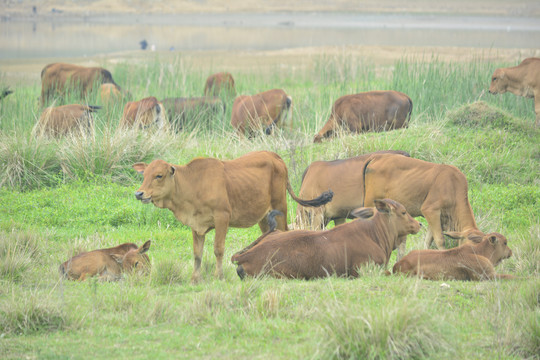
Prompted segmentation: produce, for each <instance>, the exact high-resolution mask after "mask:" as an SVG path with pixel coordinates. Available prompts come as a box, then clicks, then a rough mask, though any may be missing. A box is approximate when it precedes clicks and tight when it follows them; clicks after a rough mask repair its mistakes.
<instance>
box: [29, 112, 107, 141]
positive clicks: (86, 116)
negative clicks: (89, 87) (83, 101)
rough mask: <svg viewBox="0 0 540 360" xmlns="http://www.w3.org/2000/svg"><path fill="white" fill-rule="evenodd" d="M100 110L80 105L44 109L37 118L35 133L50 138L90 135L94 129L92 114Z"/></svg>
mask: <svg viewBox="0 0 540 360" xmlns="http://www.w3.org/2000/svg"><path fill="white" fill-rule="evenodd" d="M100 108H101V107H99V106H92V105H80V104H70V105H63V106H57V107H52V106H51V107H48V108H45V109H44V110H43V112H42V113H41V116H40V117H39V121H38V123H37V126H36V133H37V134H38V135H50V136H63V135H68V134H73V135H82V134H90V133H91V132H92V129H93V128H94V118H93V116H92V113H94V112H95V111H96V110H98V109H100Z"/></svg>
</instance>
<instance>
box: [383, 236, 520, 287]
mask: <svg viewBox="0 0 540 360" xmlns="http://www.w3.org/2000/svg"><path fill="white" fill-rule="evenodd" d="M510 256H512V250H510V248H508V246H507V240H506V238H505V237H504V236H503V235H501V234H499V233H490V234H487V235H485V236H484V238H483V239H482V241H481V242H480V243H478V244H472V243H468V244H465V245H462V246H458V247H456V248H453V249H449V250H413V251H411V252H410V253H409V254H407V255H406V256H405V257H404V258H403V259H401V260H400V261H398V262H397V263H396V264H395V265H394V268H393V272H394V274H395V273H400V272H401V273H405V274H407V275H409V276H418V277H421V278H423V279H429V280H473V281H478V280H492V279H496V278H499V279H511V278H513V276H512V275H502V274H496V273H495V266H496V265H497V264H498V263H500V262H501V261H502V260H504V259H507V258H509V257H510Z"/></svg>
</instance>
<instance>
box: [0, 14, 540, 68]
mask: <svg viewBox="0 0 540 360" xmlns="http://www.w3.org/2000/svg"><path fill="white" fill-rule="evenodd" d="M0 27H1V33H0V34H1V35H0V58H2V59H16V58H34V57H77V56H91V55H97V54H108V53H113V52H119V51H126V50H137V49H139V48H140V45H139V42H140V41H141V40H143V39H145V40H146V41H147V42H148V44H149V48H151V47H152V45H153V47H154V48H155V49H156V50H170V51H182V50H229V51H245V50H277V49H286V48H296V47H306V46H334V45H338V46H341V45H382V46H457V47H479V48H539V47H540V19H538V18H523V17H483V16H462V15H459V16H450V15H448V16H446V15H407V14H384V15H383V14H381V15H374V14H336V13H327V14H322V13H290V14H284V13H283V14H282V13H273V14H206V15H202V14H196V15H159V16H158V15H137V16H136V15H126V16H114V17H113V16H110V17H109V16H95V17H91V18H85V17H81V18H77V17H70V18H64V17H56V18H55V17H54V16H52V15H51V16H48V17H47V18H45V19H44V18H41V19H37V18H36V19H32V18H31V17H28V18H25V19H7V18H2V19H0Z"/></svg>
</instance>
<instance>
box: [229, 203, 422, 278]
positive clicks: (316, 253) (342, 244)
mask: <svg viewBox="0 0 540 360" xmlns="http://www.w3.org/2000/svg"><path fill="white" fill-rule="evenodd" d="M375 207H376V211H375V210H374V209H373V208H359V209H357V210H355V211H354V212H353V215H354V216H356V217H359V218H362V219H357V220H354V221H351V222H350V223H347V224H343V225H340V226H336V227H334V228H332V229H330V230H324V231H313V230H293V231H289V232H281V231H275V232H269V233H267V234H265V235H263V236H261V237H260V238H259V239H257V240H256V241H255V243H254V244H251V245H250V246H248V248H246V249H244V250H242V251H240V252H238V253H236V254H235V255H233V256H232V258H231V261H232V262H233V263H235V264H237V265H238V268H237V270H236V271H237V273H238V275H239V276H240V278H244V276H245V275H249V276H256V275H258V274H261V273H268V274H270V275H272V276H276V277H284V278H300V279H311V278H319V277H325V276H329V275H331V274H336V275H337V276H353V277H357V276H358V271H357V269H358V267H360V266H361V265H363V264H366V263H368V262H374V263H375V264H379V265H386V264H388V260H389V259H390V255H391V253H392V251H393V250H394V249H395V248H396V247H397V246H398V245H399V244H400V243H401V242H405V240H406V238H407V235H409V234H416V233H417V232H418V231H419V230H420V223H419V222H418V221H416V220H415V219H413V218H412V217H411V216H410V215H409V214H408V213H407V211H406V210H405V207H404V206H403V205H401V204H399V203H398V202H396V201H393V200H390V199H384V200H375ZM271 215H272V213H271ZM269 222H270V221H269Z"/></svg>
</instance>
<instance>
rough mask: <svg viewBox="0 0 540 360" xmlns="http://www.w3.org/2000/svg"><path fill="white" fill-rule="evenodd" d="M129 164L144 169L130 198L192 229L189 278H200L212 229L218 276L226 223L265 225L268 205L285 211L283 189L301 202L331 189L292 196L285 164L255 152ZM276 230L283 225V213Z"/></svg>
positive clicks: (309, 202) (325, 197) (324, 199)
mask: <svg viewBox="0 0 540 360" xmlns="http://www.w3.org/2000/svg"><path fill="white" fill-rule="evenodd" d="M133 168H134V169H135V170H137V171H138V172H140V173H142V174H144V180H143V183H142V185H141V187H140V188H139V190H137V192H136V193H135V197H136V198H137V199H138V200H141V201H142V202H143V203H150V202H152V203H153V204H154V205H155V206H157V207H159V208H167V209H169V210H171V211H172V212H173V213H174V216H175V217H176V219H178V220H179V221H181V222H182V223H183V224H185V225H187V226H189V227H191V230H192V234H193V253H194V256H195V259H194V271H193V276H192V281H193V282H197V281H198V280H199V279H200V267H201V260H202V254H203V245H204V240H205V235H206V234H207V233H208V232H209V231H210V230H212V229H215V230H216V233H215V240H214V254H215V255H216V272H215V274H216V276H218V277H219V278H221V277H223V269H222V261H223V252H224V247H225V236H226V234H227V229H228V228H229V227H239V228H247V227H251V226H253V225H255V224H257V223H258V224H259V227H260V228H261V231H262V232H265V231H266V230H268V223H267V220H266V218H265V215H266V214H267V213H268V211H270V210H271V209H277V210H279V211H281V212H283V213H284V214H287V194H286V192H287V191H288V192H289V194H290V195H291V197H292V198H293V199H294V200H295V201H296V202H298V203H300V204H302V205H304V206H320V205H322V204H325V203H327V202H328V201H330V200H331V199H332V192H330V191H328V192H325V193H323V194H322V195H321V196H319V197H318V198H316V199H313V200H302V199H300V198H298V197H296V196H295V195H294V192H293V189H292V187H291V184H290V183H289V179H288V174H287V167H286V166H285V163H284V162H283V160H282V159H281V158H280V157H279V155H277V154H275V153H273V152H268V151H259V152H252V153H248V154H246V155H244V156H242V157H240V158H237V159H234V160H227V161H222V160H218V159H213V158H196V159H193V160H192V161H191V162H189V163H188V164H187V165H173V164H169V163H167V162H165V161H163V160H154V161H152V162H151V163H150V164H149V165H147V164H145V163H137V164H134V165H133ZM278 229H280V230H287V219H286V217H284V218H282V219H280V220H279V221H278Z"/></svg>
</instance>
